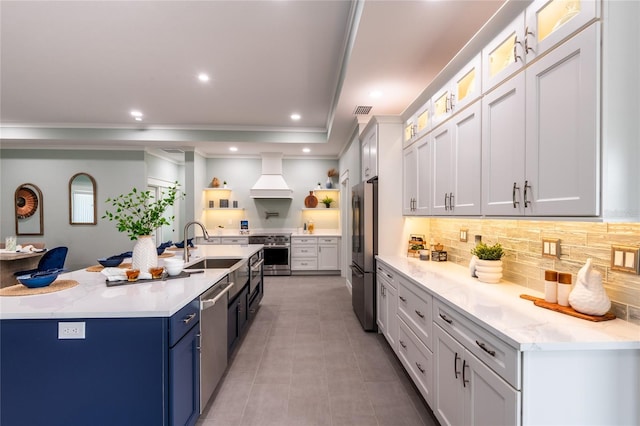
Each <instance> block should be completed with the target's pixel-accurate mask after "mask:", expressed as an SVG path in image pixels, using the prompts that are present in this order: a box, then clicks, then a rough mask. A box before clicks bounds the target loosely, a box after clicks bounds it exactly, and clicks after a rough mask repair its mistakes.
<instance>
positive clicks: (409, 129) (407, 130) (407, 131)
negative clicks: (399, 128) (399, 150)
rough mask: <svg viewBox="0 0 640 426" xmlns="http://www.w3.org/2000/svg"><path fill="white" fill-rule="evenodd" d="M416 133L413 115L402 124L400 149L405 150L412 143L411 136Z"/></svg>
mask: <svg viewBox="0 0 640 426" xmlns="http://www.w3.org/2000/svg"><path fill="white" fill-rule="evenodd" d="M415 132H416V116H415V115H414V116H413V117H411V118H410V119H408V120H407V121H406V122H405V123H404V137H403V139H402V147H403V148H406V147H408V146H409V145H411V144H412V143H413V136H414V134H415Z"/></svg>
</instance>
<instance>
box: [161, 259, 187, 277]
mask: <svg viewBox="0 0 640 426" xmlns="http://www.w3.org/2000/svg"><path fill="white" fill-rule="evenodd" d="M183 267H184V260H182V259H165V261H164V268H165V269H166V270H167V273H168V274H169V275H170V276H172V277H174V276H176V275H179V274H180V272H182V268H183Z"/></svg>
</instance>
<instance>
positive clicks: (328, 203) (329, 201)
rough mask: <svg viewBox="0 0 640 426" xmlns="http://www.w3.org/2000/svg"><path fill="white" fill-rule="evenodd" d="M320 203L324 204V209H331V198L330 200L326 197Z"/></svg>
mask: <svg viewBox="0 0 640 426" xmlns="http://www.w3.org/2000/svg"><path fill="white" fill-rule="evenodd" d="M321 201H322V202H323V203H324V206H325V207H326V208H329V207H331V203H333V198H331V197H329V196H326V197H324V198H323V199H322V200H321Z"/></svg>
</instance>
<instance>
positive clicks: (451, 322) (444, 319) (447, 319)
mask: <svg viewBox="0 0 640 426" xmlns="http://www.w3.org/2000/svg"><path fill="white" fill-rule="evenodd" d="M438 315H440V318H442V320H443V321H444V322H446V323H447V324H453V320H450V319H449V318H447V316H446V315H445V314H438Z"/></svg>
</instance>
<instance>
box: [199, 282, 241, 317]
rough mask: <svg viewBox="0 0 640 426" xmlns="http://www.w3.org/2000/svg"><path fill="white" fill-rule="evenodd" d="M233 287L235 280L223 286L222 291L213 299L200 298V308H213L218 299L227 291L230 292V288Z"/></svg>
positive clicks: (202, 309)
mask: <svg viewBox="0 0 640 426" xmlns="http://www.w3.org/2000/svg"><path fill="white" fill-rule="evenodd" d="M231 287H233V282H230V283H229V285H228V286H226V287H225V288H223V289H222V291H221V292H220V293H218V295H217V296H216V297H214V298H213V299H204V300H200V310H201V311H204V310H206V309H209V308H213V306H214V305H215V304H216V302H217V301H218V300H220V298H221V297H222V296H224V295H225V293H228V292H229V290H231Z"/></svg>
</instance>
